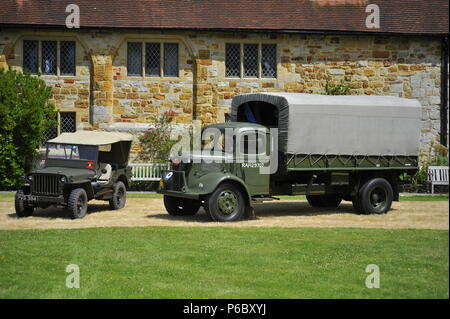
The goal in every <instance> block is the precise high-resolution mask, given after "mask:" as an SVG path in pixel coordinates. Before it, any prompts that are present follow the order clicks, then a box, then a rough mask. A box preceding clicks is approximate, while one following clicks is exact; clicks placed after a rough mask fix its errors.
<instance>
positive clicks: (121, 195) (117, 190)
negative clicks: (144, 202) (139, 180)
mask: <svg viewBox="0 0 450 319" xmlns="http://www.w3.org/2000/svg"><path fill="white" fill-rule="evenodd" d="M126 201H127V188H126V187H125V184H124V183H123V182H120V181H119V182H117V183H116V184H115V185H114V189H113V195H112V197H111V199H110V200H109V208H110V209H112V210H116V209H121V208H124V207H125V203H126Z"/></svg>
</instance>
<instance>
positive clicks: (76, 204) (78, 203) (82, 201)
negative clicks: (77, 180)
mask: <svg viewBox="0 0 450 319" xmlns="http://www.w3.org/2000/svg"><path fill="white" fill-rule="evenodd" d="M87 207H88V197H87V194H86V191H85V190H84V189H83V188H76V189H74V190H73V191H71V192H70V195H69V200H68V201H67V209H68V210H69V213H70V216H71V217H72V218H73V219H78V218H83V217H84V216H85V215H86V213H87Z"/></svg>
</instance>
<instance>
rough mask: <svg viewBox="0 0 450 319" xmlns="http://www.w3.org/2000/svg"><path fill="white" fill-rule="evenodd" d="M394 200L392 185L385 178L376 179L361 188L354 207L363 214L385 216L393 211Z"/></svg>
mask: <svg viewBox="0 0 450 319" xmlns="http://www.w3.org/2000/svg"><path fill="white" fill-rule="evenodd" d="M393 198H394V192H393V190H392V186H391V184H390V183H389V182H388V181H387V180H386V179H384V178H374V179H371V180H369V181H367V182H366V183H365V184H364V185H363V186H362V187H361V188H360V190H359V192H358V198H356V199H355V202H354V205H353V206H354V207H355V209H356V210H357V211H359V212H360V213H363V214H384V213H387V212H388V211H389V210H390V209H391V206H392V200H393Z"/></svg>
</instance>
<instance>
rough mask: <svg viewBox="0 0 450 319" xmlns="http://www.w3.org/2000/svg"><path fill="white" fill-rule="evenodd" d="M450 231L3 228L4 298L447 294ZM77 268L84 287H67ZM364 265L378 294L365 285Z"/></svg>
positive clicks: (0, 273)
mask: <svg viewBox="0 0 450 319" xmlns="http://www.w3.org/2000/svg"><path fill="white" fill-rule="evenodd" d="M448 249H449V244H448V231H433V230H381V229H338V228H335V229H318V228H316V229H312V228H290V229H282V228H228V227H223V228H222V227H217V228H215V227H197V228H188V227H142V228H91V229H73V230H25V231H0V298H79V297H81V298H448V297H449V295H448V284H449V281H448V275H449V272H448V271H449V268H448V267H449V266H448ZM68 264H77V265H78V266H79V267H80V273H81V280H80V284H81V288H79V289H68V288H66V287H65V281H66V276H67V275H68V274H67V273H65V267H66V266H67V265H68ZM368 264H377V265H378V266H379V267H380V271H381V288H379V289H375V288H374V289H368V288H366V287H365V279H366V276H367V275H368V273H366V272H365V268H366V266H367V265H368Z"/></svg>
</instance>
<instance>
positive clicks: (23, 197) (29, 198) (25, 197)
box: [17, 195, 37, 202]
mask: <svg viewBox="0 0 450 319" xmlns="http://www.w3.org/2000/svg"><path fill="white" fill-rule="evenodd" d="M17 198H18V199H21V200H25V201H28V202H35V201H37V196H34V195H19V196H17Z"/></svg>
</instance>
